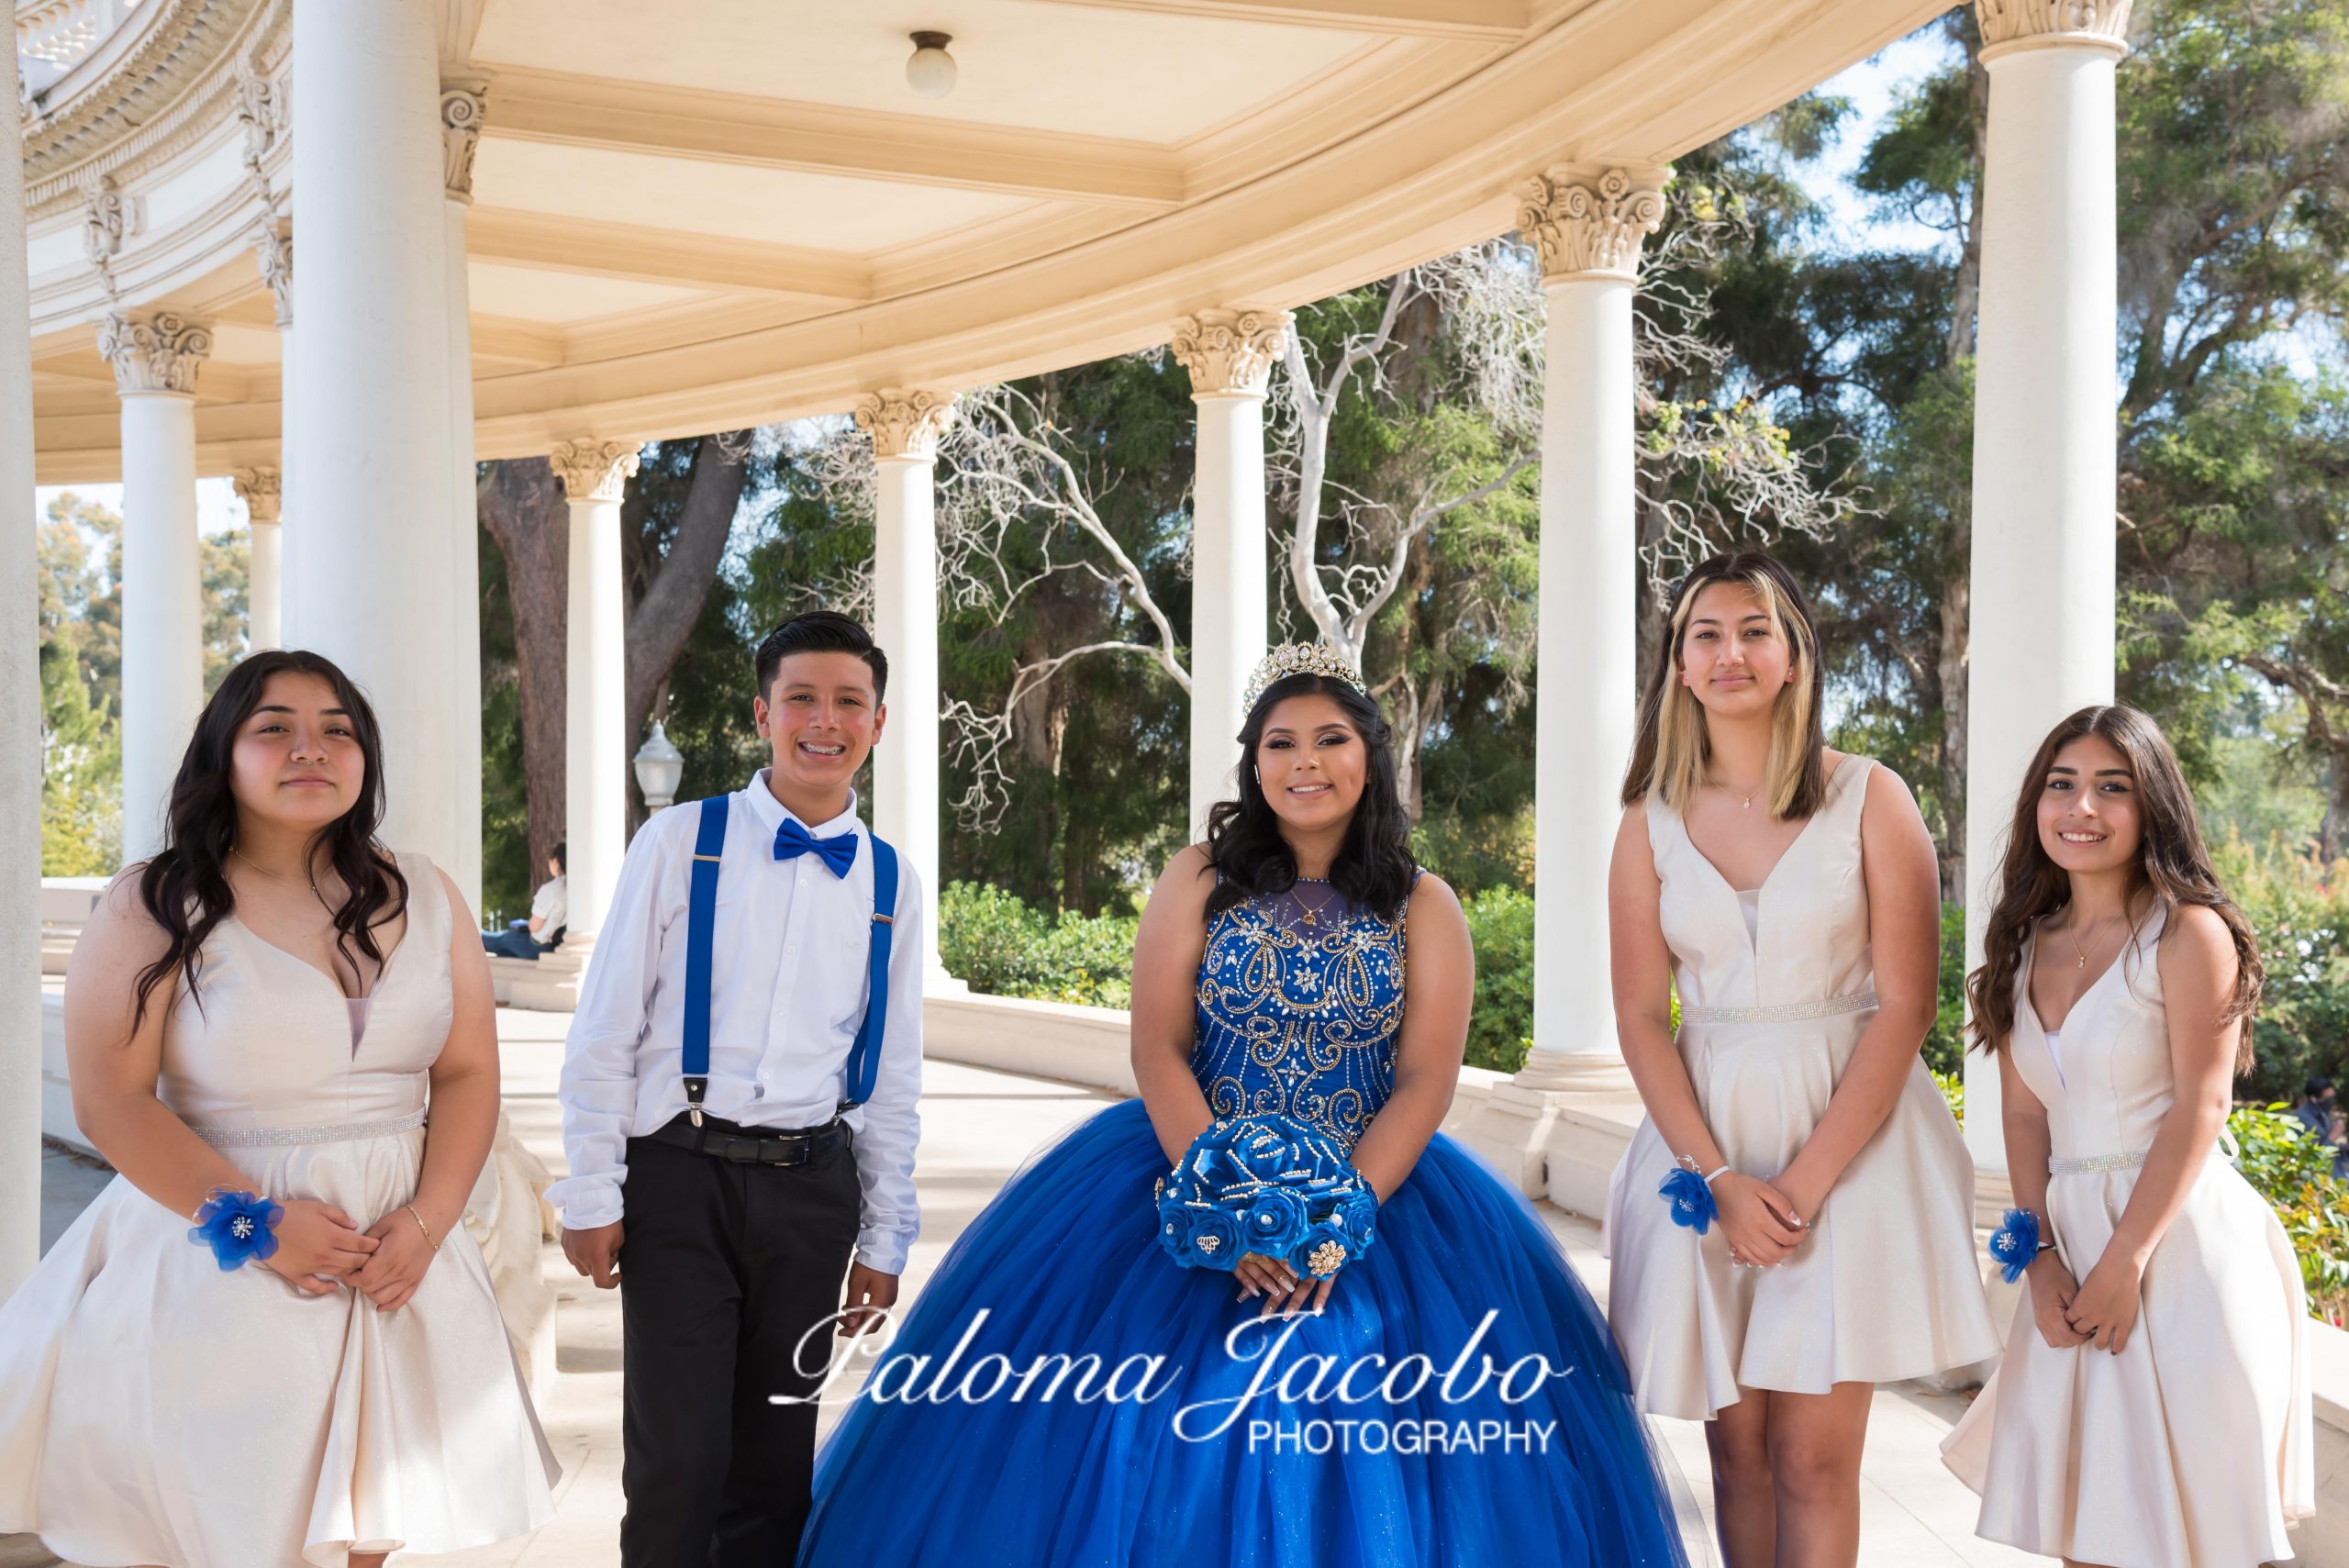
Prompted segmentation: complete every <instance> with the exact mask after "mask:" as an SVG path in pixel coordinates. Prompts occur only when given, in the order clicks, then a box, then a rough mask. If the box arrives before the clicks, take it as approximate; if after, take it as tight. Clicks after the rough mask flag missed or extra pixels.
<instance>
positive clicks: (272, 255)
mask: <svg viewBox="0 0 2349 1568" xmlns="http://www.w3.org/2000/svg"><path fill="white" fill-rule="evenodd" d="M253 258H254V260H256V261H259V262H260V263H261V281H262V282H263V283H265V284H268V285H269V293H270V297H271V298H272V299H273V300H274V301H275V302H276V305H277V325H278V326H279V327H280V328H286V327H291V326H293V325H294V226H293V225H292V224H290V223H288V222H287V221H286V220H285V219H284V218H281V217H271V218H264V219H262V221H261V222H260V223H259V224H256V225H255V226H254V228H253Z"/></svg>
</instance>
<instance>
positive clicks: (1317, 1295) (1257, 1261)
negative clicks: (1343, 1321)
mask: <svg viewBox="0 0 2349 1568" xmlns="http://www.w3.org/2000/svg"><path fill="white" fill-rule="evenodd" d="M1231 1276H1232V1278H1234V1279H1236V1280H1238V1281H1239V1282H1240V1294H1239V1295H1238V1296H1233V1297H1232V1299H1233V1300H1234V1301H1246V1300H1247V1299H1248V1298H1249V1297H1251V1296H1263V1297H1264V1307H1263V1308H1262V1309H1261V1310H1260V1311H1258V1312H1257V1314H1256V1316H1257V1317H1259V1318H1269V1317H1271V1316H1272V1315H1273V1313H1274V1312H1275V1311H1277V1312H1279V1313H1280V1315H1281V1316H1282V1317H1284V1318H1286V1317H1287V1316H1288V1315H1289V1314H1290V1313H1292V1312H1300V1311H1303V1312H1319V1311H1320V1310H1321V1308H1322V1306H1323V1305H1324V1304H1325V1303H1327V1302H1328V1301H1329V1299H1330V1286H1331V1285H1333V1284H1337V1283H1338V1276H1337V1275H1335V1274H1331V1275H1330V1277H1329V1278H1327V1279H1315V1278H1313V1277H1311V1276H1310V1275H1308V1276H1306V1277H1303V1278H1299V1277H1298V1275H1297V1271H1296V1270H1295V1269H1293V1268H1291V1267H1289V1265H1288V1264H1287V1263H1286V1262H1282V1261H1281V1260H1280V1259H1278V1258H1268V1257H1265V1256H1264V1254H1263V1253H1261V1252H1245V1253H1242V1254H1241V1258H1240V1261H1239V1262H1237V1263H1234V1264H1233V1265H1232V1266H1231ZM1308 1296H1309V1297H1311V1298H1312V1305H1311V1306H1310V1307H1308V1306H1307V1305H1306V1299H1307V1298H1308Z"/></svg>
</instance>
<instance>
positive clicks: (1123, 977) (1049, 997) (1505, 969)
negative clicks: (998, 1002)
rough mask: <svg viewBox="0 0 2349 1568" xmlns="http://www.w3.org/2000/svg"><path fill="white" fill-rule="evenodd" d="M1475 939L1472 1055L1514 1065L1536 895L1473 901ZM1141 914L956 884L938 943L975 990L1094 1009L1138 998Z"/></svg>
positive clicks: (1506, 891)
mask: <svg viewBox="0 0 2349 1568" xmlns="http://www.w3.org/2000/svg"><path fill="white" fill-rule="evenodd" d="M1467 911H1468V931H1469V935H1470V937H1471V938H1472V939H1473V940H1474V941H1475V945H1476V1012H1475V1018H1474V1019H1473V1020H1471V1022H1470V1024H1469V1028H1468V1063H1469V1065H1471V1066H1473V1067H1493V1068H1497V1069H1499V1070H1500V1071H1502V1072H1505V1073H1514V1072H1515V1071H1517V1069H1518V1068H1519V1067H1520V1066H1521V1065H1522V1064H1523V1063H1524V1061H1525V1051H1526V1045H1527V1039H1528V1037H1529V1036H1530V1035H1531V1033H1532V1032H1533V900H1532V899H1531V897H1529V896H1528V895H1525V894H1522V893H1519V892H1517V891H1515V890H1514V889H1510V888H1500V889H1496V890H1494V891H1492V892H1488V893H1484V894H1480V895H1477V896H1476V897H1475V898H1473V899H1470V900H1468V901H1467ZM1136 924H1137V921H1136V918H1135V917H1133V916H1130V915H1099V916H1095V917H1091V918H1087V917H1085V916H1083V915H1079V914H1076V913H1074V911H1069V910H1063V911H1062V912H1061V913H1060V914H1058V915H1047V914H1045V913H1044V912H1043V911H1041V910H1039V909H1034V908H1031V907H1030V906H1028V905H1027V904H1025V903H1022V902H1021V901H1020V899H1019V897H1018V896H1017V895H1013V894H1010V893H1007V892H1005V891H1004V890H1003V889H1001V888H998V887H987V886H981V885H978V884H973V883H967V882H956V883H950V884H947V887H946V890H945V892H944V893H943V894H941V895H940V898H939V921H938V948H939V956H940V957H941V958H942V959H944V960H945V962H946V967H947V969H948V970H950V971H951V972H952V973H954V974H955V975H957V976H959V977H960V978H962V979H963V980H965V981H968V982H969V983H970V985H971V989H973V990H974V991H984V992H986V993H987V994H989V995H996V996H1028V997H1034V998H1037V999H1040V1000H1042V1001H1047V1002H1074V1003H1079V1004H1081V1005H1083V1006H1092V1007H1122V1006H1127V1005H1128V1004H1129V1003H1130V1001H1131V999H1132V996H1133V952H1134V927H1135V925H1136Z"/></svg>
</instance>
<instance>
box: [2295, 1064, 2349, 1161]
mask: <svg viewBox="0 0 2349 1568" xmlns="http://www.w3.org/2000/svg"><path fill="white" fill-rule="evenodd" d="M2292 1117H2293V1119H2295V1120H2296V1121H2298V1122H2299V1124H2300V1125H2301V1126H2302V1127H2305V1128H2307V1129H2309V1136H2310V1138H2313V1139H2315V1140H2317V1141H2318V1142H2319V1143H2321V1144H2323V1145H2325V1146H2326V1147H2327V1148H2329V1149H2331V1150H2332V1173H2333V1174H2334V1175H2336V1176H2349V1150H2344V1148H2343V1144H2344V1143H2349V1140H2344V1139H2343V1135H2342V1131H2341V1106H2340V1104H2339V1095H2337V1094H2336V1093H2335V1092H2334V1090H2333V1087H2332V1080H2331V1079H2329V1078H2311V1079H2310V1080H2309V1081H2308V1082H2307V1083H2305V1084H2301V1085H2300V1103H2299V1104H2298V1105H2296V1106H2293V1107H2292Z"/></svg>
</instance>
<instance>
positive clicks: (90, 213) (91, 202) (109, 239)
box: [82, 174, 132, 272]
mask: <svg viewBox="0 0 2349 1568" xmlns="http://www.w3.org/2000/svg"><path fill="white" fill-rule="evenodd" d="M131 213H132V207H131V201H130V198H129V197H128V196H127V195H123V194H122V191H121V189H120V188H119V187H118V186H117V185H116V184H115V183H114V176H113V175H111V174H101V175H99V176H98V179H97V183H95V184H94V185H92V186H91V187H90V188H89V189H88V191H87V192H85V193H84V194H83V202H82V250H83V253H84V254H85V255H87V256H88V257H89V258H90V264H91V265H92V266H94V267H95V268H97V269H98V271H99V272H105V271H106V267H107V264H108V263H109V262H111V261H113V260H114V259H115V258H116V257H117V256H118V255H120V254H121V253H122V240H123V236H124V235H126V234H128V233H129V232H130V219H131Z"/></svg>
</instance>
